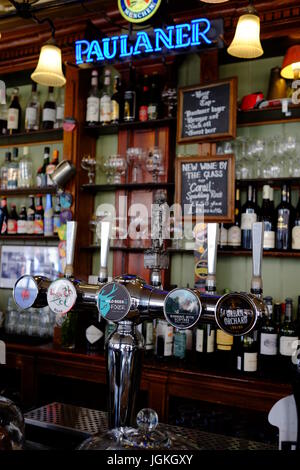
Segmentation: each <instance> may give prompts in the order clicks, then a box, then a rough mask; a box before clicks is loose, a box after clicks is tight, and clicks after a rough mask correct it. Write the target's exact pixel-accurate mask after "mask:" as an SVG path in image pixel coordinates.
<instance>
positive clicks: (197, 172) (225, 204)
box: [175, 155, 235, 222]
mask: <svg viewBox="0 0 300 470" xmlns="http://www.w3.org/2000/svg"><path fill="white" fill-rule="evenodd" d="M175 165H176V166H175V173H176V174H175V178H176V188H175V202H176V203H177V204H180V205H181V210H182V214H183V216H184V217H185V219H187V220H189V219H190V220H191V219H192V220H193V219H195V218H196V216H201V215H202V214H203V215H204V221H205V222H233V221H234V203H235V200H234V174H235V164H234V155H220V156H211V157H197V156H192V157H178V158H177V159H176V163H175Z"/></svg>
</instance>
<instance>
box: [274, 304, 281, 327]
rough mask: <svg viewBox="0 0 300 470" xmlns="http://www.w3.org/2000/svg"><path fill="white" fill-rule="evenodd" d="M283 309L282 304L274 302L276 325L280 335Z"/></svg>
mask: <svg viewBox="0 0 300 470" xmlns="http://www.w3.org/2000/svg"><path fill="white" fill-rule="evenodd" d="M281 318H282V310H281V304H280V303H279V302H276V303H275V304H274V323H275V326H276V332H277V334H278V335H279V331H280V327H281V323H282V320H281Z"/></svg>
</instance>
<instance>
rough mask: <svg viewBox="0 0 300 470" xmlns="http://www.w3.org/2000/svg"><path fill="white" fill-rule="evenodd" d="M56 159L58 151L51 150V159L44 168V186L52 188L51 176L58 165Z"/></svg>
mask: <svg viewBox="0 0 300 470" xmlns="http://www.w3.org/2000/svg"><path fill="white" fill-rule="evenodd" d="M58 158H59V151H58V150H53V157H52V160H51V162H50V163H48V165H47V166H46V185H47V186H53V184H54V183H53V181H52V179H51V175H52V174H53V173H54V171H55V168H56V167H57V165H58Z"/></svg>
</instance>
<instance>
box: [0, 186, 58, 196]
mask: <svg viewBox="0 0 300 470" xmlns="http://www.w3.org/2000/svg"><path fill="white" fill-rule="evenodd" d="M56 192H57V188H56V186H46V187H44V188H37V187H32V188H17V189H1V188H0V196H9V197H22V196H30V195H31V194H56Z"/></svg>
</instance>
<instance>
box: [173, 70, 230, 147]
mask: <svg viewBox="0 0 300 470" xmlns="http://www.w3.org/2000/svg"><path fill="white" fill-rule="evenodd" d="M236 100H237V78H236V77H233V78H227V79H226V80H222V81H219V82H215V83H210V84H208V85H203V86H193V87H184V88H179V91H178V115H177V121H178V122H177V142H178V143H179V144H183V143H188V142H200V141H202V140H206V141H207V140H213V141H216V140H225V139H230V138H234V137H235V136H236V108H237V105H236Z"/></svg>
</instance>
